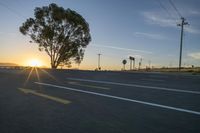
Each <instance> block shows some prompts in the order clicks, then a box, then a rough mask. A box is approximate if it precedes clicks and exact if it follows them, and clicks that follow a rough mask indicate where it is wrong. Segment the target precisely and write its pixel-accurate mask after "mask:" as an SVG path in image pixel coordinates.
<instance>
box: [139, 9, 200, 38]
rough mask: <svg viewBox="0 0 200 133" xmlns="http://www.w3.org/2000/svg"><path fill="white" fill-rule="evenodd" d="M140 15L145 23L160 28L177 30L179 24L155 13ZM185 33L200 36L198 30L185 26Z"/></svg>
mask: <svg viewBox="0 0 200 133" xmlns="http://www.w3.org/2000/svg"><path fill="white" fill-rule="evenodd" d="M142 15H143V16H144V18H145V21H146V22H147V23H149V24H156V25H159V26H161V27H172V28H177V24H178V23H180V22H181V21H180V20H178V19H172V18H167V17H166V16H164V15H162V14H160V13H157V12H142ZM185 31H187V32H189V33H193V34H200V30H199V29H196V28H195V27H193V26H191V25H189V26H185Z"/></svg>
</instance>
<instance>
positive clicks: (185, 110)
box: [35, 82, 200, 115]
mask: <svg viewBox="0 0 200 133" xmlns="http://www.w3.org/2000/svg"><path fill="white" fill-rule="evenodd" d="M35 83H36V84H39V85H44V86H50V87H56V88H61V89H65V90H71V91H76V92H82V93H86V94H93V95H97V96H102V97H108V98H113V99H118V100H123V101H129V102H134V103H140V104H144V105H150V106H154V107H159V108H164V109H170V110H176V111H180V112H185V113H190V114H195V115H200V112H197V111H192V110H187V109H182V108H176V107H171V106H166V105H161V104H156V103H150V102H144V101H139V100H134V99H129V98H124V97H118V96H113V95H108V94H102V93H97V92H92V91H85V90H79V89H75V88H70V87H65V86H59V85H54V84H48V83H42V82H35Z"/></svg>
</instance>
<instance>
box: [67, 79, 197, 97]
mask: <svg viewBox="0 0 200 133" xmlns="http://www.w3.org/2000/svg"><path fill="white" fill-rule="evenodd" d="M67 79H69V80H75V81H85V82H93V83H103V84H112V85H121V86H129V87H138V88H149V89H155V90H164V91H173V92H182V93H191V94H200V92H199V91H188V90H179V89H171V88H165V87H156V86H146V85H138V84H125V83H119V82H109V81H99V80H89V79H79V78H67Z"/></svg>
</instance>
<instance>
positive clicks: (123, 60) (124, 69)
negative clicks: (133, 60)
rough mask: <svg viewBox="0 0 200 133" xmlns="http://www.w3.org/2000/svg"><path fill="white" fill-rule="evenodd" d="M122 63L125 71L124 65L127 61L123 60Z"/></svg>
mask: <svg viewBox="0 0 200 133" xmlns="http://www.w3.org/2000/svg"><path fill="white" fill-rule="evenodd" d="M122 63H123V65H124V70H125V65H126V63H127V61H126V60H123V61H122Z"/></svg>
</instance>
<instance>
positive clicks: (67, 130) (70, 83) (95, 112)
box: [0, 68, 200, 133]
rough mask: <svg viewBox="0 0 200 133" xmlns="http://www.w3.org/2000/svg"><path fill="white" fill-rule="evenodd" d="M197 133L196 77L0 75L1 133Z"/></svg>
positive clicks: (199, 89)
mask: <svg viewBox="0 0 200 133" xmlns="http://www.w3.org/2000/svg"><path fill="white" fill-rule="evenodd" d="M22 132H26V133H72V132H73V133H199V132H200V76H193V75H188V74H167V73H139V72H133V73H128V72H109V71H107V72H94V71H78V70H48V69H38V68H37V69H36V68H34V69H26V70H11V69H1V70H0V133H22Z"/></svg>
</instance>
